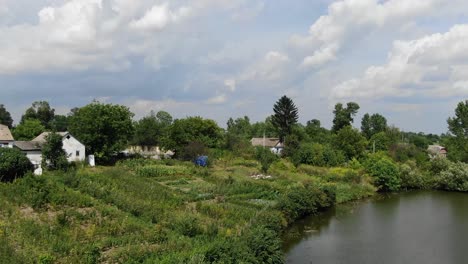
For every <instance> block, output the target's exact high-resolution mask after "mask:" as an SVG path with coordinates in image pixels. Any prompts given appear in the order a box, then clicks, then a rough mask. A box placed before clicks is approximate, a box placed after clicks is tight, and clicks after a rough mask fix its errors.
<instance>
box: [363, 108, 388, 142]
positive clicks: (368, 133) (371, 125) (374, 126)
mask: <svg viewBox="0 0 468 264" xmlns="http://www.w3.org/2000/svg"><path fill="white" fill-rule="evenodd" d="M385 130H387V119H386V118H385V117H384V116H383V115H381V114H373V115H372V116H371V115H369V114H365V115H364V117H363V118H362V121H361V131H362V133H363V134H364V136H365V137H366V138H367V139H369V138H371V137H372V136H373V135H375V134H377V133H380V132H384V131H385Z"/></svg>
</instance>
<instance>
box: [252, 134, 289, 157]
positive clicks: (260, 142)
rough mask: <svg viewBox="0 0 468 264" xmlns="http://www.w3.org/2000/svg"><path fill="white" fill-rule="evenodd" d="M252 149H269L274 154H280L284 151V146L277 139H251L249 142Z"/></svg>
mask: <svg viewBox="0 0 468 264" xmlns="http://www.w3.org/2000/svg"><path fill="white" fill-rule="evenodd" d="M250 142H251V143H252V146H254V147H264V148H269V149H270V150H271V152H273V153H275V154H281V152H283V149H284V144H283V143H281V142H280V140H279V138H252V140H251V141H250Z"/></svg>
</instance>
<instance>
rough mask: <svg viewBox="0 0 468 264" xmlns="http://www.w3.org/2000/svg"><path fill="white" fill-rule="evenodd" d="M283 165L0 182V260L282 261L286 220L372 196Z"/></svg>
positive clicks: (330, 172) (338, 175)
mask: <svg viewBox="0 0 468 264" xmlns="http://www.w3.org/2000/svg"><path fill="white" fill-rule="evenodd" d="M282 162H283V163H277V164H273V165H272V167H271V168H270V171H269V175H270V174H271V175H272V176H273V178H272V179H267V180H255V179H253V178H252V177H250V176H252V175H254V174H257V173H258V172H259V169H260V167H259V164H258V163H257V162H255V161H249V160H241V159H235V160H233V161H231V162H226V161H222V162H219V163H216V162H215V163H214V165H213V167H212V168H210V169H205V168H197V167H195V166H193V165H191V164H189V163H182V162H176V161H152V160H131V161H125V162H122V163H119V164H118V165H117V166H115V167H98V168H85V169H82V170H79V171H77V172H69V173H58V172H57V173H47V174H45V175H44V176H41V177H32V176H28V177H26V178H23V179H20V180H17V181H15V182H14V183H0V255H1V256H2V257H1V259H0V263H210V262H212V263H241V262H244V263H263V262H268V261H271V263H281V262H282V258H281V250H280V247H279V246H278V244H279V243H280V241H279V237H280V235H279V233H280V232H281V230H283V229H284V227H285V226H286V225H287V224H288V223H291V222H292V221H294V220H295V219H297V218H299V217H302V216H305V215H308V214H311V213H316V212H318V211H319V210H321V209H323V208H324V207H328V206H330V205H332V204H333V203H336V202H346V201H349V200H354V199H360V198H363V197H366V196H369V195H372V194H373V192H374V191H375V189H374V188H373V187H372V185H371V184H370V180H369V179H368V176H366V175H362V174H360V173H359V172H355V171H352V170H350V169H316V168H310V167H300V168H299V169H296V168H295V167H294V166H292V164H290V163H287V162H284V161H282ZM267 238H268V239H267ZM265 239H266V241H267V242H265V244H264V245H263V246H262V247H261V248H257V244H258V243H257V242H258V241H260V240H262V241H263V240H265Z"/></svg>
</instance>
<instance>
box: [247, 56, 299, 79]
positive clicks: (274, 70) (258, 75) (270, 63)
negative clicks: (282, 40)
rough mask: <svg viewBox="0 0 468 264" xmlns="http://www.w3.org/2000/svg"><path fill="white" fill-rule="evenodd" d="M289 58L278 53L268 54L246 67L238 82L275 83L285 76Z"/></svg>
mask: <svg viewBox="0 0 468 264" xmlns="http://www.w3.org/2000/svg"><path fill="white" fill-rule="evenodd" d="M289 61H290V59H289V57H288V56H287V55H286V54H283V53H281V52H278V51H270V52H268V53H267V54H266V55H265V56H264V57H263V58H262V59H260V60H259V61H258V62H256V63H254V64H253V65H251V66H249V67H247V69H246V70H245V71H244V73H243V74H241V76H240V77H239V78H238V80H239V81H275V80H279V79H281V78H282V77H283V76H284V74H286V66H287V65H288V64H289Z"/></svg>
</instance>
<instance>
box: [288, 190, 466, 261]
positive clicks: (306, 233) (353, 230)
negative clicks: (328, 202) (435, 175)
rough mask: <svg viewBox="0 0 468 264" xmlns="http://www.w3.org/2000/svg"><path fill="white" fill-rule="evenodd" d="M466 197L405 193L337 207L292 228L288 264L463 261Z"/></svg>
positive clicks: (447, 194)
mask: <svg viewBox="0 0 468 264" xmlns="http://www.w3.org/2000/svg"><path fill="white" fill-rule="evenodd" d="M467 209H468V194H459V193H439V192H411V193H405V194H399V195H387V196H385V197H376V198H374V199H370V200H368V201H364V202H359V203H352V204H346V205H339V206H337V207H335V208H333V209H332V210H330V211H327V212H325V213H323V214H321V215H320V216H315V217H310V218H308V219H304V220H302V221H299V222H298V223H297V224H295V225H294V226H293V227H292V228H291V229H290V230H288V232H287V233H286V235H285V237H284V241H285V243H284V250H285V252H287V261H288V262H289V263H468V261H466V260H467V259H468V256H467V255H466V253H467V252H468V244H467V243H466V242H465V240H466V237H468V210H467Z"/></svg>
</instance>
